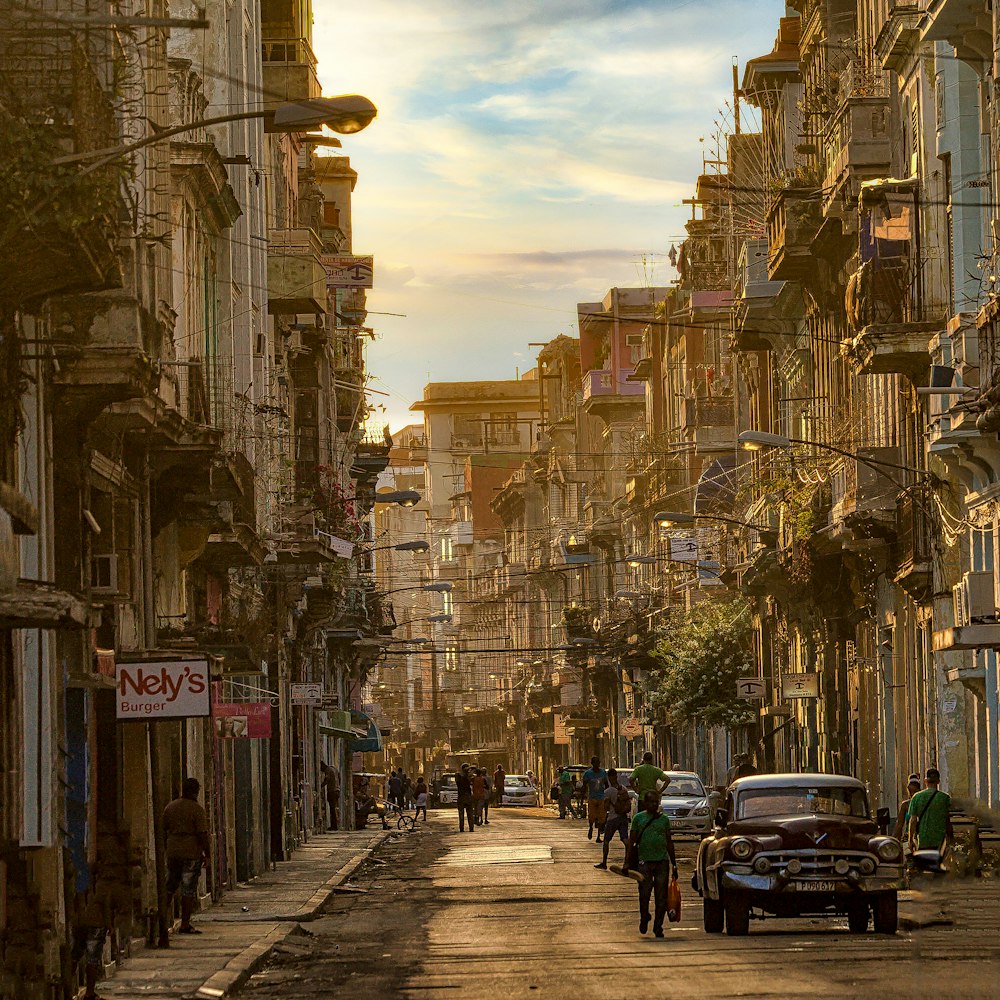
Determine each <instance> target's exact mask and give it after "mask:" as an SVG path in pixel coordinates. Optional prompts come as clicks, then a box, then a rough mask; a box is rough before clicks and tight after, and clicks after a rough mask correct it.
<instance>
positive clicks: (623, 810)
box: [615, 786, 632, 816]
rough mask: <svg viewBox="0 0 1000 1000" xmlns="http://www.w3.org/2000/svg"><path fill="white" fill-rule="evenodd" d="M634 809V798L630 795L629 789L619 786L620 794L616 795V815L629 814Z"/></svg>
mask: <svg viewBox="0 0 1000 1000" xmlns="http://www.w3.org/2000/svg"><path fill="white" fill-rule="evenodd" d="M631 811H632V799H631V798H630V797H629V794H628V789H626V788H624V787H622V786H619V788H618V794H617V795H616V796H615V815H616V816H627V815H628V814H629V813H630V812H631Z"/></svg>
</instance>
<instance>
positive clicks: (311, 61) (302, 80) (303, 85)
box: [261, 27, 322, 104]
mask: <svg viewBox="0 0 1000 1000" xmlns="http://www.w3.org/2000/svg"><path fill="white" fill-rule="evenodd" d="M261 62H262V63H263V70H264V93H265V94H266V95H267V98H268V101H269V102H271V103H273V104H284V103H286V102H288V101H311V100H313V99H314V98H317V97H319V96H320V95H321V93H322V90H321V88H320V85H319V78H318V77H317V76H316V56H315V55H314V54H313V50H312V46H311V45H310V44H309V42H308V40H307V39H305V38H280V37H279V38H274V37H270V36H269V35H268V34H267V29H266V27H265V34H264V40H263V42H262V43H261Z"/></svg>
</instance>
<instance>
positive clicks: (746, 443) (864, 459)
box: [736, 431, 931, 477]
mask: <svg viewBox="0 0 1000 1000" xmlns="http://www.w3.org/2000/svg"><path fill="white" fill-rule="evenodd" d="M736 441H737V443H738V444H739V446H740V447H741V448H744V449H745V450H746V451H763V450H764V449H765V448H781V449H784V450H786V451H787V450H788V449H790V448H791V447H792V445H793V444H803V445H806V446H807V447H809V448H819V449H821V450H822V451H831V452H833V453H834V454H835V455H843V456H844V457H845V458H853V459H854V460H855V461H856V462H861V463H862V464H864V465H868V466H871V467H872V468H874V469H875V471H876V472H881V471H882V469H883V468H885V469H899V470H900V471H901V472H909V473H912V474H913V475H916V476H928V477H930V476H931V473H929V472H927V470H926V469H915V468H913V466H912V465H900V464H899V463H898V462H887V461H886V460H885V459H882V458H872V457H869V456H868V455H859V454H857V453H856V452H853V451H848V450H847V449H846V448H838V447H837V446H836V445H833V444H823V443H822V442H821V441H807V440H805V438H793V437H785V435H784V434H771V433H769V432H767V431H740V433H739V435H738V436H737V438H736Z"/></svg>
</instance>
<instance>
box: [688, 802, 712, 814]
mask: <svg viewBox="0 0 1000 1000" xmlns="http://www.w3.org/2000/svg"><path fill="white" fill-rule="evenodd" d="M711 811H712V810H711V809H709V808H708V803H707V802H702V804H701V805H700V806H695V807H694V809H692V810H691V815H692V816H707V815H708V814H709V813H710V812H711Z"/></svg>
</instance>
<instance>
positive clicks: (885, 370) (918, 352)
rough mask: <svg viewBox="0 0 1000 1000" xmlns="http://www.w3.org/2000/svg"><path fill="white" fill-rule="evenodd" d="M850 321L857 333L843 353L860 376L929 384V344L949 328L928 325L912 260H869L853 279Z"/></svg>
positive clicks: (940, 324) (930, 322)
mask: <svg viewBox="0 0 1000 1000" xmlns="http://www.w3.org/2000/svg"><path fill="white" fill-rule="evenodd" d="M847 299H848V318H849V319H850V323H851V327H852V329H853V330H855V331H856V333H855V336H854V338H853V340H850V341H849V342H847V343H845V345H844V347H843V349H842V350H843V354H844V356H845V357H847V359H848V360H849V361H850V362H851V364H852V365H853V366H854V370H855V371H856V372H857V373H858V374H859V375H888V374H897V375H905V376H907V378H909V379H910V380H911V381H912V382H914V383H915V384H918V385H919V384H921V383H923V382H924V381H926V377H927V372H928V370H929V368H930V363H931V356H930V340H931V338H932V337H933V336H934V334H935V333H940V332H941V331H942V330H943V329H944V326H945V323H944V318H943V317H942V318H941V320H940V321H938V320H928V319H927V318H926V314H927V312H928V310H927V309H925V308H924V306H923V303H922V302H921V295H920V289H919V286H918V284H917V281H916V275H915V271H914V267H913V265H912V263H911V258H909V257H908V256H901V257H896V258H882V259H881V260H878V259H876V260H868V261H865V263H863V264H862V265H861V267H860V268H859V269H858V270H857V271H856V272H855V274H854V275H852V277H851V279H850V282H849V284H848V290H847Z"/></svg>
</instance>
